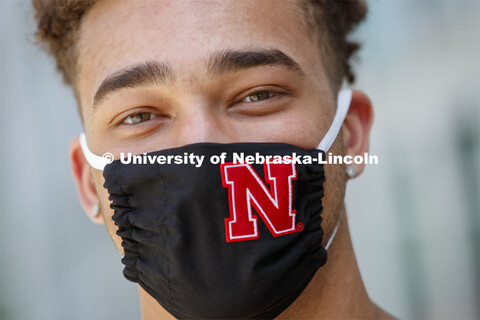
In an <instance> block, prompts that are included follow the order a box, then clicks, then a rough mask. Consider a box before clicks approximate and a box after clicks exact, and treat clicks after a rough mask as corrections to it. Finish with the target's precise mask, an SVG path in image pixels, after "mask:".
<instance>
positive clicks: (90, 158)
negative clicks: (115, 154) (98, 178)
mask: <svg viewBox="0 0 480 320" xmlns="http://www.w3.org/2000/svg"><path fill="white" fill-rule="evenodd" d="M78 138H79V139H80V147H82V151H83V155H84V156H85V159H87V162H88V164H90V165H91V166H92V167H94V168H95V169H97V170H100V171H103V168H105V166H106V165H107V164H109V163H110V162H112V161H111V160H109V159H106V158H104V157H100V156H97V155H96V154H94V153H93V152H92V151H90V149H89V148H88V145H87V138H86V137H85V132H82V133H80V136H79V137H78Z"/></svg>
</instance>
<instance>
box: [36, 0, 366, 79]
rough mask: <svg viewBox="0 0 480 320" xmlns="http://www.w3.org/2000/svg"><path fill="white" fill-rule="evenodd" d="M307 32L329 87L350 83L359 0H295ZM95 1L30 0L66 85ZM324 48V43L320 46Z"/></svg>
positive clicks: (361, 14)
mask: <svg viewBox="0 0 480 320" xmlns="http://www.w3.org/2000/svg"><path fill="white" fill-rule="evenodd" d="M299 1H300V5H301V7H302V9H303V12H304V14H305V20H306V25H307V27H308V29H309V30H308V32H309V34H312V35H315V37H316V38H317V41H318V42H319V43H325V40H326V43H327V44H328V45H327V46H326V48H323V51H322V54H323V55H325V57H323V58H324V61H328V63H325V67H326V70H327V75H328V77H329V79H330V81H331V87H332V88H338V87H339V86H340V85H341V83H342V80H343V79H344V78H346V79H347V81H348V82H349V83H353V82H354V80H355V76H354V73H353V70H352V67H351V63H350V60H351V57H352V55H353V54H354V53H355V52H356V51H357V50H358V49H359V48H360V45H359V44H358V43H356V42H352V41H350V40H348V39H347V36H348V34H349V33H350V32H351V31H352V30H354V29H355V27H356V26H357V25H358V24H359V23H360V22H361V21H362V20H363V19H364V18H365V16H366V12H367V7H366V4H365V2H364V1H363V0H350V1H341V0H339V1H335V0H299ZM96 2H97V0H32V4H33V8H34V10H35V20H36V22H37V32H36V38H37V40H38V42H40V43H41V44H42V45H43V46H44V48H45V49H46V51H47V52H49V53H50V54H51V55H53V56H54V57H55V59H56V62H57V68H58V70H59V71H60V72H61V73H62V75H63V79H64V81H65V82H66V83H67V84H71V85H74V82H75V77H74V75H75V68H76V60H77V55H76V49H75V45H76V44H77V43H78V41H77V38H78V29H79V26H80V23H81V20H82V17H83V16H84V15H85V13H86V12H87V11H88V10H89V9H90V8H91V7H92V6H93V5H94V4H95V3H96ZM324 47H325V46H324Z"/></svg>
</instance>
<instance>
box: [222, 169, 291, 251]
mask: <svg viewBox="0 0 480 320" xmlns="http://www.w3.org/2000/svg"><path fill="white" fill-rule="evenodd" d="M263 169H264V172H265V181H266V182H267V183H268V184H269V185H270V189H268V188H267V186H266V185H265V183H263V181H262V180H261V179H260V177H259V176H258V175H257V173H256V172H255V170H253V168H252V167H251V166H250V165H249V164H243V163H242V164H233V163H225V164H222V165H221V167H220V170H221V173H222V184H223V187H225V188H228V189H229V197H228V199H229V202H230V218H227V219H225V235H226V239H227V242H233V241H243V240H251V239H258V237H259V234H258V221H257V217H256V216H254V215H253V214H252V206H253V207H255V210H256V211H257V213H258V215H259V216H260V217H261V218H262V220H263V222H264V223H265V224H266V226H267V227H268V229H269V230H270V233H271V234H272V235H273V236H274V237H278V236H281V235H285V234H289V233H293V232H295V215H296V212H295V210H292V180H295V179H297V172H296V169H295V164H294V163H291V164H285V163H281V164H273V163H265V164H264V165H263Z"/></svg>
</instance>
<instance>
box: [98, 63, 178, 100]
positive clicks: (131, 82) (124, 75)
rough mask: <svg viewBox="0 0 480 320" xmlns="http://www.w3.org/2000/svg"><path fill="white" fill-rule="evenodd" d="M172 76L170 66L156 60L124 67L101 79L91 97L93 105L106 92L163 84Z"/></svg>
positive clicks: (106, 93)
mask: <svg viewBox="0 0 480 320" xmlns="http://www.w3.org/2000/svg"><path fill="white" fill-rule="evenodd" d="M172 76H173V74H172V70H171V68H170V66H169V65H168V64H167V63H162V62H158V61H148V62H144V63H140V64H137V65H134V66H131V67H128V68H125V69H123V70H120V71H118V72H115V73H114V74H113V75H111V76H108V77H107V78H106V79H105V80H103V81H102V83H101V84H100V86H99V87H98V89H97V92H96V93H95V96H94V97H93V107H94V108H96V106H97V105H98V104H99V103H100V102H101V101H102V100H103V99H105V97H106V96H107V95H108V94H110V93H112V92H114V91H118V90H120V89H125V88H135V87H140V86H146V85H149V84H163V83H165V82H167V81H168V80H170V79H171V78H172Z"/></svg>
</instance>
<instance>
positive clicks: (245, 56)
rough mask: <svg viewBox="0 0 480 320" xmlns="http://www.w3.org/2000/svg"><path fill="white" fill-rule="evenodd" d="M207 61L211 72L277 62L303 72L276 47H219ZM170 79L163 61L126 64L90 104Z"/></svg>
mask: <svg viewBox="0 0 480 320" xmlns="http://www.w3.org/2000/svg"><path fill="white" fill-rule="evenodd" d="M206 65H207V70H208V72H209V73H210V74H212V75H214V76H216V75H222V74H225V73H229V72H238V71H242V70H246V69H250V68H254V67H260V66H280V67H284V68H287V69H290V70H292V71H295V72H296V73H298V74H300V75H304V74H305V73H304V72H303V70H302V68H301V67H300V65H299V64H298V63H297V62H295V60H293V59H292V58H291V57H290V56H288V55H287V54H285V53H284V52H282V51H280V50H278V49H262V50H224V51H219V52H216V53H214V54H213V55H212V56H211V57H210V58H209V59H208V60H207V62H206ZM172 79H173V72H172V69H171V67H170V65H169V64H168V63H166V62H159V61H147V62H144V63H140V64H136V65H133V66H130V67H127V68H125V69H122V70H120V71H118V72H115V73H114V74H112V75H111V76H108V77H107V78H106V79H105V80H103V81H102V83H101V84H100V86H99V87H98V89H97V91H96V93H95V96H94V98H93V107H94V109H96V108H97V106H98V104H99V103H100V102H102V100H104V99H105V97H106V96H107V95H108V94H110V93H113V92H115V91H118V90H120V89H125V88H136V87H140V86H146V85H150V84H158V85H161V84H165V83H166V82H167V81H169V80H172Z"/></svg>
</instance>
